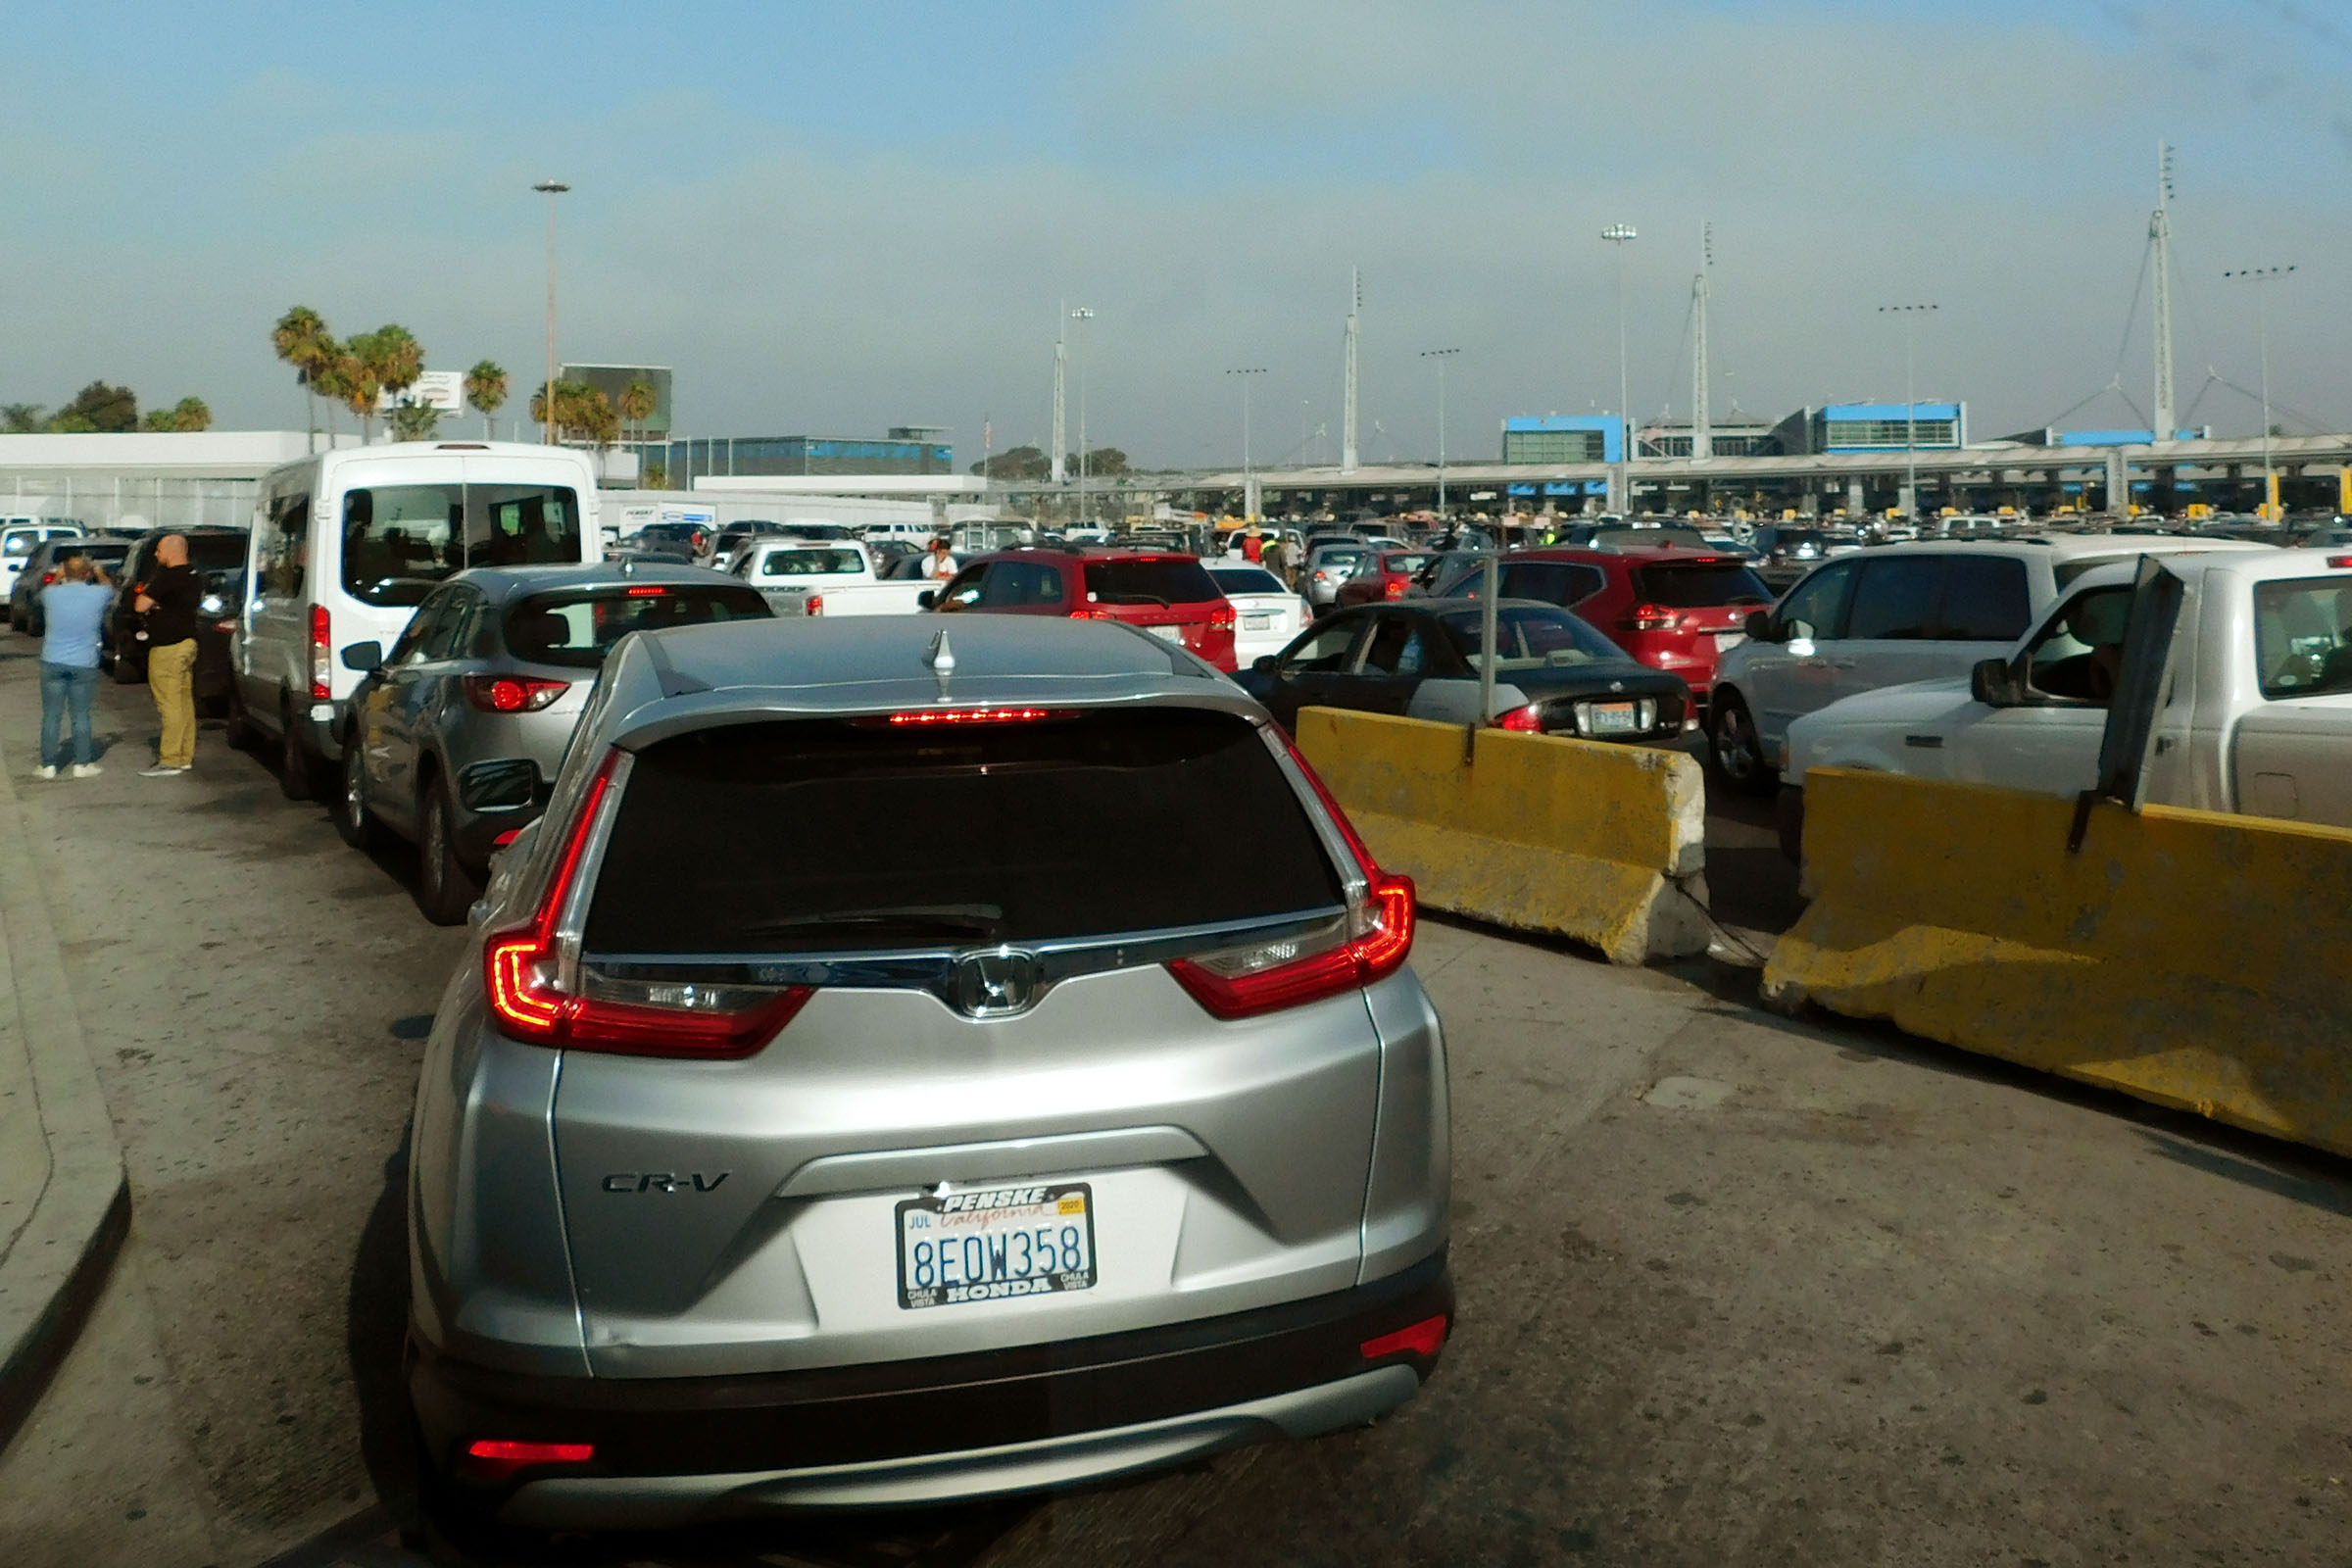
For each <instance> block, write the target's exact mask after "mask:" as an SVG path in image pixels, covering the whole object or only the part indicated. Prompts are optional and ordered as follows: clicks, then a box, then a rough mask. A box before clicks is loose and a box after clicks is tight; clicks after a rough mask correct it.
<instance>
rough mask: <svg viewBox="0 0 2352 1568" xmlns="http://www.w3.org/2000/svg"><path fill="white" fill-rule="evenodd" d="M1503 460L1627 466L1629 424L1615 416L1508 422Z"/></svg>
mask: <svg viewBox="0 0 2352 1568" xmlns="http://www.w3.org/2000/svg"><path fill="white" fill-rule="evenodd" d="M1502 461H1503V462H1505V463H1623V462H1624V461H1625V421H1624V420H1623V419H1620V418H1618V417H1616V416H1615V415H1613V414H1571V415H1556V414H1554V415H1543V416H1531V417H1515V418H1509V419H1505V420H1503V421H1502Z"/></svg>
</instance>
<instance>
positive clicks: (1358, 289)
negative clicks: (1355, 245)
mask: <svg viewBox="0 0 2352 1568" xmlns="http://www.w3.org/2000/svg"><path fill="white" fill-rule="evenodd" d="M1348 288H1349V289H1350V290H1352V293H1351V294H1350V295H1349V302H1348V370H1347V390H1346V392H1345V394H1344V395H1343V397H1342V400H1341V405H1340V408H1341V412H1340V471H1341V472H1342V473H1353V472H1354V471H1355V352H1356V337H1357V334H1358V332H1359V331H1360V330H1361V324H1362V323H1361V321H1360V319H1359V318H1361V317H1362V315H1363V311H1364V274H1363V273H1362V272H1361V271H1360V270H1357V269H1355V268H1352V267H1350V268H1349V269H1348Z"/></svg>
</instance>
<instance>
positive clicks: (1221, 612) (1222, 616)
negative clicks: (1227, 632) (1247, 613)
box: [1208, 605, 1233, 630]
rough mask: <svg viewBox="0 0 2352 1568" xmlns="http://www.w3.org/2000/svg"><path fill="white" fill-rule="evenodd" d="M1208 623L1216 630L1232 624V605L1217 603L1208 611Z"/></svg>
mask: <svg viewBox="0 0 2352 1568" xmlns="http://www.w3.org/2000/svg"><path fill="white" fill-rule="evenodd" d="M1208 624H1209V626H1210V627H1211V628H1212V629H1217V630H1222V629H1224V628H1226V627H1229V626H1231V625H1232V624H1233V606H1231V605H1219V606H1218V607H1217V608H1216V609H1214V610H1212V611H1210V612H1209V613H1208Z"/></svg>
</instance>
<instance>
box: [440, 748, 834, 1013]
mask: <svg viewBox="0 0 2352 1568" xmlns="http://www.w3.org/2000/svg"><path fill="white" fill-rule="evenodd" d="M618 760H619V754H618V753H617V752H615V753H613V754H610V755H608V756H607V757H606V759H605V762H604V766H602V767H601V768H599V769H598V770H597V775H596V778H595V779H594V780H593V781H592V782H591V783H590V784H589V786H588V797H587V799H586V800H585V801H583V802H582V803H581V804H580V811H579V815H578V816H577V817H575V818H574V819H573V820H572V824H571V830H570V833H569V836H568V837H567V838H566V839H565V840H564V850H563V855H562V858H560V859H559V860H558V861H557V863H556V870H555V874H554V875H553V876H552V877H550V878H549V879H548V884H547V894H546V896H545V897H544V898H542V899H541V900H540V901H539V908H538V912H537V913H536V914H534V915H533V916H532V918H531V923H530V924H529V925H526V926H520V927H516V928H514V929H511V930H507V931H500V932H496V933H493V934H492V935H491V937H490V938H489V939H488V940H487V941H486V942H484V943H483V944H482V988H483V993H484V995H485V996H486V998H487V999H488V1002H489V1005H490V1011H491V1012H492V1014H493V1015H495V1016H496V1017H497V1019H498V1025H499V1028H500V1029H502V1030H503V1031H505V1032H506V1033H507V1034H510V1035H513V1036H514V1037H515V1039H517V1040H525V1041H529V1042H531V1043H533V1044H535V1045H543V1046H553V1047H557V1048H559V1049H565V1050H574V1051H608V1052H617V1053H620V1054H627V1055H638V1056H690V1057H701V1058H706V1059H726V1058H732V1057H739V1056H748V1055H750V1054H752V1053H754V1052H756V1051H758V1050H759V1049H760V1047H762V1046H764V1045H766V1044H767V1043H768V1041H770V1040H772V1039H774V1038H775V1036H776V1032H777V1031H778V1030H780V1029H782V1028H783V1027H784V1026H785V1025H786V1024H788V1023H790V1022H791V1021H792V1017H793V1014H795V1013H797V1012H799V1011H800V1010H801V1008H802V1006H803V1005H806V1004H807V1003H808V1001H809V996H810V995H811V992H810V989H809V987H807V986H789V987H786V988H784V989H782V990H768V989H764V988H760V987H751V986H707V985H697V984H694V983H692V982H654V983H644V982H627V983H625V985H624V984H607V985H606V986H605V987H604V988H603V992H608V993H609V992H620V991H623V990H625V991H626V992H627V993H628V995H627V996H626V997H625V998H624V997H621V996H616V995H609V994H601V993H600V992H599V988H598V987H597V986H596V984H595V983H594V982H593V981H592V980H590V979H589V978H588V977H586V976H585V975H583V977H582V980H581V982H580V989H579V990H577V991H565V990H564V989H563V987H562V985H561V984H560V983H559V980H558V971H559V969H560V968H561V966H562V959H563V955H562V953H561V952H560V951H559V944H560V942H561V940H562V939H561V938H560V937H559V936H558V933H557V927H558V924H559V922H560V921H561V920H562V919H563V916H564V906H565V905H566V904H567V903H568V902H569V901H570V898H571V890H572V888H573V886H574V885H575V884H576V883H577V881H578V879H579V875H580V862H581V861H582V860H583V859H585V858H586V857H587V850H588V839H589V836H590V835H591V834H592V833H593V832H594V831H595V830H596V820H597V815H598V813H599V812H600V811H601V810H602V809H604V804H605V799H606V797H607V796H608V795H609V794H610V793H611V791H612V788H613V769H614V767H615V765H616V764H617V762H618Z"/></svg>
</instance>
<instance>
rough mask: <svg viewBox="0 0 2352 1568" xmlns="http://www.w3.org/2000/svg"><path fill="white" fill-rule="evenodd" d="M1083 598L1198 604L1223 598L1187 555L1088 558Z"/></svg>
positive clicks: (1116, 602) (1100, 601)
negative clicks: (1157, 558)
mask: <svg viewBox="0 0 2352 1568" xmlns="http://www.w3.org/2000/svg"><path fill="white" fill-rule="evenodd" d="M1086 597H1087V602H1088V603H1089V604H1098V605H1198V604H1202V603H1205V602H1207V601H1209V600H1215V599H1223V598H1224V597H1225V596H1224V595H1223V594H1221V593H1219V592H1217V585H1216V584H1215V583H1214V582H1213V581H1211V580H1210V579H1209V575H1208V573H1207V572H1206V571H1205V570H1203V569H1202V567H1201V563H1200V562H1198V561H1195V560H1193V559H1192V558H1191V557H1189V556H1171V557H1168V558H1167V559H1165V560H1160V561H1090V562H1088V563H1087V564H1086Z"/></svg>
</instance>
